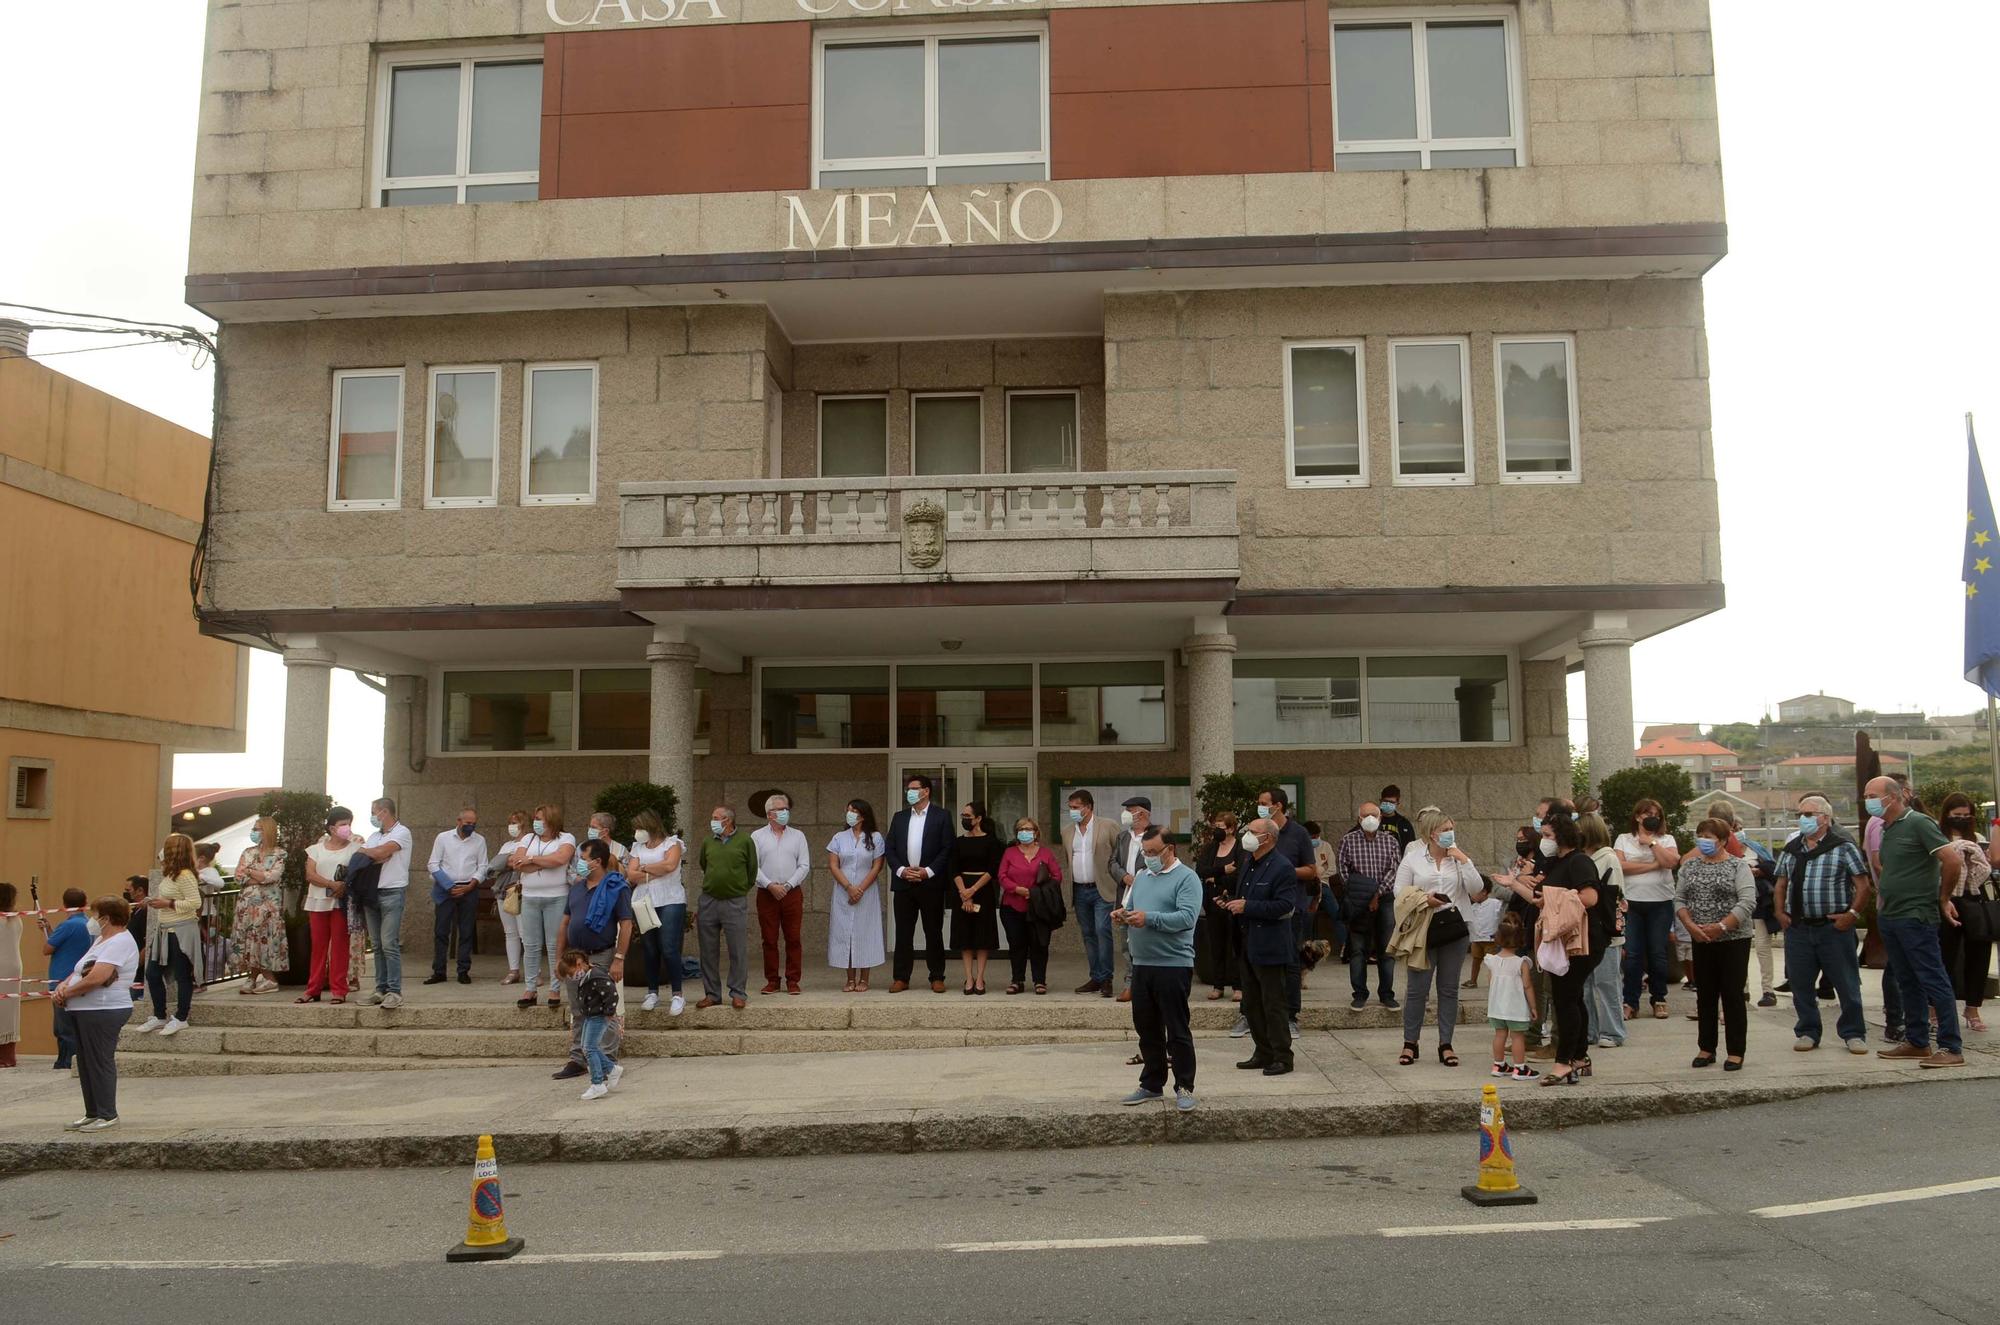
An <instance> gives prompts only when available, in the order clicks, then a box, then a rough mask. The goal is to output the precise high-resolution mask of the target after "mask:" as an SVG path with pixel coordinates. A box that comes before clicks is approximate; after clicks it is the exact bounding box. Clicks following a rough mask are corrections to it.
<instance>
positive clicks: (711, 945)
mask: <svg viewBox="0 0 2000 1325" xmlns="http://www.w3.org/2000/svg"><path fill="white" fill-rule="evenodd" d="M756 883H757V847H756V844H755V843H753V842H752V841H751V840H750V834H748V833H739V832H737V831H736V811H734V810H732V809H730V808H729V807H728V806H727V805H718V806H716V807H715V810H714V812H713V813H712V814H710V815H709V817H708V840H707V841H705V842H703V843H702V844H701V906H700V908H699V909H697V910H696V912H695V931H696V934H697V936H698V938H699V940H700V944H701V991H702V999H701V1002H699V1003H697V1004H695V1006H696V1007H697V1008H712V1007H715V1006H717V1005H718V1004H720V1003H721V1002H722V940H723V938H724V936H725V935H726V936H727V937H728V939H729V1006H731V1007H733V1008H735V1009H736V1010H737V1011H738V1012H741V1011H742V1010H743V1008H744V1005H745V1003H746V1002H747V1001H748V1000H747V997H746V995H747V993H748V991H747V990H746V988H745V984H746V981H747V976H746V972H747V970H748V968H747V967H746V966H745V964H744V956H745V954H744V948H743V941H744V935H745V933H746V932H747V925H748V922H749V915H750V903H749V900H748V899H749V895H750V889H751V888H752V887H754V886H755V885H756Z"/></svg>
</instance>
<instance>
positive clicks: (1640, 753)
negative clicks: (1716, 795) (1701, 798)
mask: <svg viewBox="0 0 2000 1325" xmlns="http://www.w3.org/2000/svg"><path fill="white" fill-rule="evenodd" d="M1633 758H1634V759H1636V760H1637V761H1638V763H1639V764H1640V765H1641V766H1642V767H1643V766H1645V765H1649V764H1672V765H1674V766H1675V767H1677V768H1684V769H1686V770H1687V774H1688V777H1689V778H1690V779H1692V780H1693V782H1694V785H1695V786H1696V787H1698V788H1699V787H1707V786H1710V785H1711V784H1712V779H1713V777H1714V774H1715V770H1716V769H1718V768H1731V767H1735V766H1736V765H1738V764H1739V763H1741V762H1742V761H1741V760H1740V759H1738V758H1737V755H1736V752H1735V751H1734V750H1730V749H1726V748H1724V747H1723V746H1720V745H1717V744H1716V743H1715V742H1714V741H1710V740H1705V739H1703V738H1701V737H1698V736H1695V737H1689V736H1662V737H1660V738H1659V739H1658V740H1656V741H1653V742H1651V743H1649V744H1646V745H1642V746H1640V747H1639V749H1638V750H1637V751H1636V752H1635V754H1634V755H1633Z"/></svg>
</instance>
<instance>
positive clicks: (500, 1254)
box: [444, 1136, 527, 1261]
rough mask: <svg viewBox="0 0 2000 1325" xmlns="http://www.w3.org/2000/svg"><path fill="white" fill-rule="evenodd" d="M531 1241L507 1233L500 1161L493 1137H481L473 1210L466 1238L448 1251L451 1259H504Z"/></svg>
mask: <svg viewBox="0 0 2000 1325" xmlns="http://www.w3.org/2000/svg"><path fill="white" fill-rule="evenodd" d="M526 1245H527V1244H526V1243H525V1242H523V1241H522V1240H521V1239H520V1238H510V1237H508V1236H507V1218H506V1214H505V1212H504V1211H503V1210H502V1209H501V1206H500V1161H499V1160H498V1159H495V1158H494V1156H493V1138H492V1137H490V1136H482V1137H480V1138H479V1151H478V1153H477V1154H475V1155H474V1156H473V1160H472V1210H471V1213H470V1214H469V1215H467V1217H466V1222H465V1241H463V1242H461V1243H459V1244H458V1245H457V1246H456V1247H453V1248H452V1249H451V1250H450V1251H448V1252H446V1253H445V1254H444V1258H445V1259H446V1260H447V1261H504V1260H506V1259H507V1258H508V1257H509V1256H512V1255H513V1254H514V1253H515V1252H518V1251H519V1250H521V1248H522V1247H524V1246H526Z"/></svg>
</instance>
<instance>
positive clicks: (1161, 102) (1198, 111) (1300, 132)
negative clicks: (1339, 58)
mask: <svg viewBox="0 0 2000 1325" xmlns="http://www.w3.org/2000/svg"><path fill="white" fill-rule="evenodd" d="M1315 23H1316V24H1317V30H1315V28H1314V24H1315ZM1326 23H1327V10H1326V0H1269V2H1266V3H1245V4H1226V5H1167V6H1142V7H1136V8H1129V9H1077V10H1064V11H1060V12H1057V13H1054V14H1051V15H1050V16H1049V146H1050V154H1051V161H1050V171H1049V174H1050V176H1051V177H1052V178H1055V179H1091V178H1111V177H1118V178H1130V177H1133V176H1141V175H1209V174H1243V173H1259V172H1266V171H1290V170H1312V169H1314V168H1321V169H1325V168H1330V167H1331V166H1332V164H1333V160H1332V149H1331V143H1330V141H1329V143H1328V145H1327V147H1326V149H1325V151H1324V153H1321V152H1320V151H1318V150H1316V148H1317V147H1318V143H1317V141H1316V137H1315V134H1314V112H1313V111H1312V109H1311V101H1312V98H1313V97H1314V96H1321V95H1322V93H1323V92H1324V88H1323V87H1322V88H1316V87H1315V86H1314V82H1315V79H1314V73H1315V61H1314V60H1313V59H1312V54H1313V45H1314V43H1315V41H1316V42H1317V44H1318V47H1319V52H1320V53H1319V59H1318V61H1317V66H1318V70H1319V71H1320V73H1319V78H1320V79H1321V80H1324V78H1325V74H1324V72H1323V71H1324V68H1325V55H1324V51H1325V47H1326V41H1327V36H1326ZM1322 99H1324V97H1323V96H1322ZM1326 119H1327V120H1328V121H1329V123H1330V121H1331V119H1332V113H1331V110H1330V109H1329V110H1328V111H1327V115H1326ZM1322 156H1323V157H1324V160H1323V162H1322Z"/></svg>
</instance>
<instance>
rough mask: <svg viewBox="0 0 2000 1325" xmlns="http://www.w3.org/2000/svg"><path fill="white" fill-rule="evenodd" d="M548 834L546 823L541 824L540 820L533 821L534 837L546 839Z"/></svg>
mask: <svg viewBox="0 0 2000 1325" xmlns="http://www.w3.org/2000/svg"><path fill="white" fill-rule="evenodd" d="M548 833H549V826H548V825H547V824H546V823H544V822H542V821H541V820H540V819H537V820H535V836H536V837H547V836H548Z"/></svg>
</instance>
